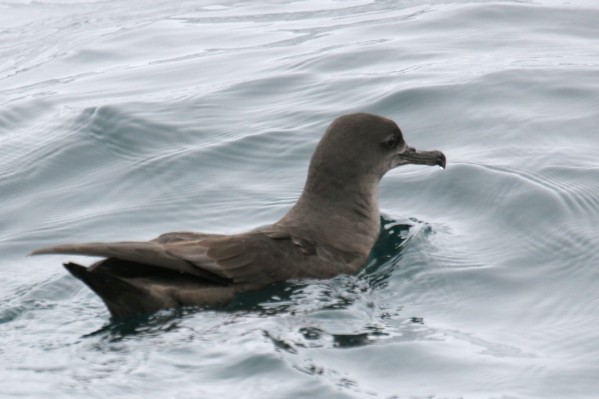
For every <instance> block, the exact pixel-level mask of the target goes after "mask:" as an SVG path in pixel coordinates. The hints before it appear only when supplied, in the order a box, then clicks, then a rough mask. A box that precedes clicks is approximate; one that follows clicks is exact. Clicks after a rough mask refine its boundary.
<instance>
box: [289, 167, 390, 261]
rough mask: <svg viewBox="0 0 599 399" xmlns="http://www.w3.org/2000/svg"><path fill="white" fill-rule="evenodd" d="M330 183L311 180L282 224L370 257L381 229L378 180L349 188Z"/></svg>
mask: <svg viewBox="0 0 599 399" xmlns="http://www.w3.org/2000/svg"><path fill="white" fill-rule="evenodd" d="M326 180H327V181H326V184H321V181H324V180H323V179H315V180H312V181H311V180H310V178H309V179H308V181H307V182H306V186H305V187H304V191H303V192H302V195H301V196H300V198H299V199H298V201H297V203H296V204H295V205H294V206H293V208H292V209H291V210H290V211H289V212H288V213H287V214H286V215H285V216H284V217H283V218H282V219H281V220H280V221H279V222H278V224H279V225H283V226H286V227H287V228H288V229H290V230H293V231H294V232H297V233H298V234H300V235H307V236H309V237H315V238H317V239H318V240H319V241H321V242H323V243H326V244H328V245H331V246H334V247H336V248H338V249H339V250H342V251H346V252H350V253H359V254H361V255H363V256H367V255H368V253H369V252H370V250H371V248H372V246H373V245H374V242H375V241H376V239H377V237H378V234H379V229H380V216H379V209H378V202H377V191H378V190H377V189H378V180H377V181H372V182H369V181H367V180H363V181H361V182H358V183H360V184H345V185H341V184H339V182H338V181H333V180H330V179H326ZM352 183H355V181H354V182H352Z"/></svg>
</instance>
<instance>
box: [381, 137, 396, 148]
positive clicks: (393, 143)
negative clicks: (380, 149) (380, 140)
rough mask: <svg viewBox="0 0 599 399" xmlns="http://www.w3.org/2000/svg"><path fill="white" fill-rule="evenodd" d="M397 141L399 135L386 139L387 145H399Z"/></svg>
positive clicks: (389, 146)
mask: <svg viewBox="0 0 599 399" xmlns="http://www.w3.org/2000/svg"><path fill="white" fill-rule="evenodd" d="M397 141H398V139H397V136H391V137H389V138H388V139H387V140H386V141H385V143H384V144H385V147H388V148H395V146H397Z"/></svg>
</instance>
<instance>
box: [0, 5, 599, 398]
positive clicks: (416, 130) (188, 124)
mask: <svg viewBox="0 0 599 399" xmlns="http://www.w3.org/2000/svg"><path fill="white" fill-rule="evenodd" d="M597 21H599V5H597V3H596V2H595V1H591V0H589V1H574V2H565V1H551V0H539V1H493V2H487V1H474V0H473V1H449V0H448V1H434V2H432V3H430V4H423V2H420V1H409V0H406V1H389V0H388V1H366V0H364V1H357V0H356V1H336V0H325V1H320V0H319V1H316V0H300V1H281V2H276V3H275V2H273V3H272V4H265V3H262V2H259V1H253V0H249V1H243V2H232V1H228V0H222V1H215V2H210V1H203V2H194V1H178V2H170V1H157V0H155V1H154V0H153V1H139V0H133V1H93V0H90V1H66V0H65V1H63V2H59V1H45V0H43V1H36V2H24V1H3V2H1V3H0V204H1V218H0V248H1V254H2V259H1V260H0V276H1V283H0V397H2V398H13V397H14V398H16V397H52V398H83V397H85V398H107V397H119V398H120V397H122V398H190V397H191V398H216V397H218V398H273V399H274V398H363V397H375V398H597V397H599V328H598V327H599V294H598V291H597V285H598V283H599V272H598V271H597V266H598V263H599V262H598V261H599V252H598V251H597V248H598V244H599V238H598V236H599V235H598V234H597V230H598V227H597V226H598V225H599V156H598V152H599V151H598V150H599V128H598V127H599V23H598V22H597ZM353 111H367V112H373V113H377V114H381V115H384V116H387V117H389V118H392V119H393V120H395V121H397V122H398V124H399V125H400V126H401V128H402V130H403V131H404V135H405V137H406V139H407V141H408V143H410V144H411V145H413V146H415V147H417V148H422V149H439V150H443V151H444V152H445V154H446V155H447V158H448V167H447V169H446V170H444V171H441V170H439V169H438V168H425V167H416V166H410V167H403V168H399V169H396V170H394V171H392V172H390V173H389V174H388V175H387V176H386V177H385V178H384V180H383V181H382V183H381V187H380V206H381V212H382V213H383V230H382V232H381V238H380V239H379V242H378V243H377V246H376V248H375V249H374V251H373V254H372V256H371V259H370V260H369V264H368V267H367V268H366V270H365V271H363V272H362V273H360V274H358V275H355V276H340V277H338V278H335V279H332V280H326V281H306V282H291V283H287V284H281V285H277V286H274V287H272V288H270V289H267V290H264V291H262V292H258V293H253V294H248V295H245V296H243V297H241V298H239V299H238V300H237V301H236V303H234V304H232V305H231V306H230V307H228V308H227V309H224V310H206V311H194V310H191V309H186V310H181V311H169V310H167V311H162V312H159V313H158V314H156V315H153V316H150V317H147V318H143V319H138V320H131V321H128V322H120V323H117V322H111V320H110V317H109V314H108V312H107V311H106V309H105V308H104V306H103V304H102V303H101V302H100V300H99V299H98V298H97V297H96V296H95V295H94V294H93V293H92V292H91V291H90V290H88V289H87V288H86V287H84V286H83V285H82V284H81V283H80V282H79V281H78V280H75V279H74V278H72V277H70V276H69V275H68V274H67V272H66V271H65V270H64V269H63V268H62V267H61V262H64V261H67V260H78V261H81V262H83V263H90V262H91V261H92V260H93V259H90V258H84V259H81V258H77V257H70V256H45V257H26V255H27V254H28V253H29V252H30V251H31V250H33V249H35V248H38V247H43V246H48V245H52V244H58V243H65V242H81V241H100V240H145V239H150V238H153V237H155V236H157V235H158V234H160V233H163V232H167V231H177V230H179V231H180V230H194V231H204V232H216V233H233V232H239V231H243V230H245V229H250V228H253V227H256V226H260V225H263V224H266V223H269V222H272V221H274V220H276V219H277V218H279V217H280V216H281V215H283V214H284V213H285V212H286V210H287V209H289V207H290V206H291V205H292V204H293V203H294V201H295V199H296V198H297V196H298V194H299V193H300V190H301V189H302V185H303V183H304V179H305V174H306V170H307V165H308V160H309V158H310V155H311V152H312V150H313V148H314V146H315V145H316V143H317V141H318V139H319V138H320V136H321V134H322V132H323V131H324V129H325V128H326V126H327V125H328V124H329V123H330V122H331V121H332V120H333V119H334V118H335V117H337V116H339V115H341V114H344V113H348V112H353Z"/></svg>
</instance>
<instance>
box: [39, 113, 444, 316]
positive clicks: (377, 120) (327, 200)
mask: <svg viewBox="0 0 599 399" xmlns="http://www.w3.org/2000/svg"><path fill="white" fill-rule="evenodd" d="M407 163H414V164H424V165H439V166H441V167H445V156H444V155H443V154H442V153H441V152H439V151H422V152H420V151H416V150H414V149H413V148H411V147H408V146H407V145H406V144H405V141H404V140H403V136H402V134H401V130H400V129H399V128H398V127H397V125H396V124H395V123H394V122H393V121H391V120H389V119H386V118H382V117H379V116H376V115H371V114H364V113H359V114H351V115H345V116H342V117H339V118H337V119H336V120H335V121H334V122H333V123H332V124H331V126H330V127H329V128H328V129H327V131H326V133H325V134H324V136H323V138H322V139H321V141H320V143H319V144H318V146H317V147H316V150H315V152H314V155H313V156H312V160H311V163H310V168H309V171H308V178H307V181H306V184H305V186H304V190H303V192H302V194H301V196H300V198H299V199H298V201H297V202H296V204H295V205H294V206H293V207H292V208H291V209H290V210H289V212H288V213H287V214H286V215H285V216H283V217H282V218H281V219H280V220H279V221H277V222H275V223H273V224H271V225H268V226H264V227H260V228H257V229H254V230H251V231H248V232H245V233H240V234H233V235H217V234H204V233H193V232H175V233H166V234H163V235H161V236H159V237H158V238H156V239H153V240H151V241H147V242H115V243H86V244H67V245H59V246H54V247H50V248H44V249H40V250H36V251H34V252H33V253H32V254H33V255H39V254H73V255H89V256H99V257H103V258H104V259H103V260H100V261H98V262H96V263H94V264H93V265H91V266H90V267H84V266H80V265H78V264H75V263H66V264H65V267H66V268H67V270H68V271H69V272H70V273H71V274H73V275H74V276H75V277H77V278H79V279H80V280H82V281H83V282H84V283H85V284H87V285H88V286H89V287H90V288H91V289H92V290H93V291H94V292H95V293H96V294H98V295H99V296H100V297H101V298H102V300H103V301H104V303H105V304H106V306H107V308H108V310H109V311H110V313H111V315H112V316H113V317H116V318H125V317H129V316H132V315H136V314H143V313H151V312H154V311H156V310H159V309H163V308H171V307H179V306H209V307H213V306H221V305H225V304H227V303H228V302H230V301H231V300H232V299H233V297H234V296H235V295H236V294H237V293H240V292H246V291H250V290H257V289H260V288H263V287H265V286H267V285H269V284H271V283H274V282H278V281H285V280H290V279H302V278H321V279H322V278H331V277H334V276H336V275H339V274H352V273H355V272H357V271H359V270H360V269H361V268H362V267H363V266H364V263H365V262H366V259H367V258H368V255H369V253H370V250H371V249H372V247H373V245H374V243H375V241H376V239H377V237H378V234H379V228H380V226H379V223H380V222H379V220H380V219H379V210H378V204H377V187H378V183H379V181H380V179H381V178H382V177H383V175H384V174H385V173H386V172H387V171H388V170H390V169H392V168H394V167H396V166H399V165H403V164H407Z"/></svg>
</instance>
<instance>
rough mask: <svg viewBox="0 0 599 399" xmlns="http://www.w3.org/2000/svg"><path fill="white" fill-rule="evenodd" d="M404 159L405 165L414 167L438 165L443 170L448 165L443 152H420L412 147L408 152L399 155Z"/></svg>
mask: <svg viewBox="0 0 599 399" xmlns="http://www.w3.org/2000/svg"><path fill="white" fill-rule="evenodd" d="M398 156H399V157H401V158H402V159H403V164H410V163H411V164H414V165H428V166H434V165H437V166H439V167H441V168H443V169H445V166H446V164H447V159H446V158H445V154H443V153H442V152H441V151H418V150H415V149H413V148H412V147H408V149H407V151H405V152H403V153H400V154H398Z"/></svg>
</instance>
